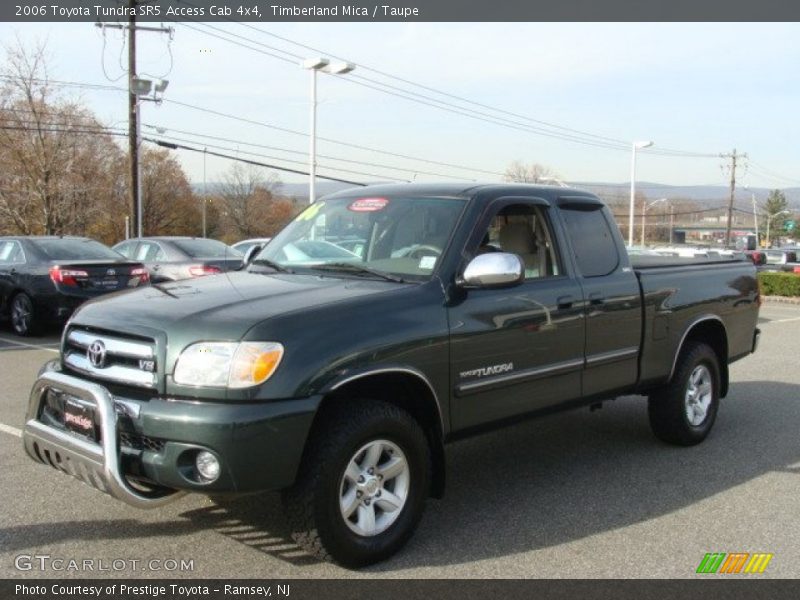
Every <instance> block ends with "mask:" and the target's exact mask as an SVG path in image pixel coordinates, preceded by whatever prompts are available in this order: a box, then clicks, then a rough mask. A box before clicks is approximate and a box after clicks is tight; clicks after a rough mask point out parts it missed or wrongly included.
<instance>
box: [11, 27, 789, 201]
mask: <svg viewBox="0 0 800 600" xmlns="http://www.w3.org/2000/svg"><path fill="white" fill-rule="evenodd" d="M167 25H172V26H174V27H175V32H174V37H173V38H172V40H171V42H170V38H169V36H167V35H164V34H160V33H146V32H142V33H140V34H139V35H138V40H137V45H138V49H139V71H140V74H142V73H146V74H148V75H149V76H152V77H153V78H166V79H168V80H169V87H168V89H167V91H166V93H165V96H164V97H165V99H167V100H170V101H177V102H183V103H189V104H193V105H197V106H201V107H204V108H207V109H211V110H214V111H217V112H221V113H228V114H232V115H235V116H238V117H240V118H242V119H247V120H249V121H253V122H257V123H266V124H268V125H272V126H275V127H279V128H284V129H289V130H292V131H295V132H298V133H299V134H307V133H308V131H309V101H310V90H309V83H310V82H309V80H310V73H309V72H308V71H305V70H303V69H302V68H301V67H300V65H299V58H304V57H311V56H319V55H320V54H321V55H323V56H338V57H343V58H346V59H348V60H350V61H352V62H354V63H356V65H357V67H356V69H355V71H354V72H353V73H352V74H351V75H344V76H332V75H327V74H320V75H319V78H318V101H319V107H318V135H319V136H320V137H322V138H327V139H328V140H338V141H341V142H345V143H347V144H353V145H358V146H363V147H367V148H370V150H359V149H356V148H353V147H352V146H349V145H342V144H336V143H333V142H331V141H325V140H320V141H319V142H318V153H319V155H320V158H319V161H318V162H319V164H320V167H319V171H320V172H321V173H326V174H331V175H335V176H339V177H342V178H345V179H352V180H354V181H377V180H384V179H385V178H386V177H387V176H392V177H395V178H398V179H406V180H407V179H416V180H417V181H436V180H440V181H449V180H453V179H464V180H473V179H475V180H480V181H491V180H497V179H498V178H499V174H501V173H502V172H503V171H504V170H505V168H506V167H507V166H508V165H509V163H510V162H511V161H513V160H521V161H523V162H537V163H541V164H543V165H546V166H548V167H550V168H551V169H553V170H554V171H555V172H556V173H557V174H558V175H559V177H560V178H561V179H563V180H564V181H567V182H581V181H582V182H587V181H604V182H625V181H628V180H629V178H630V159H631V152H630V150H629V146H630V143H631V142H633V141H637V140H652V141H653V142H654V146H653V150H654V151H657V150H663V149H677V150H680V151H686V152H691V153H699V154H707V155H712V156H711V157H686V156H680V157H675V156H663V155H658V154H653V153H648V152H647V151H645V152H640V153H639V154H638V157H637V171H636V178H637V180H639V181H643V182H644V181H647V182H657V183H662V184H669V185H726V184H727V181H728V178H729V173H728V172H727V171H726V170H725V169H724V168H723V165H724V164H725V160H723V159H722V158H719V156H718V155H719V154H721V153H727V152H730V151H731V150H733V149H734V148H736V149H737V151H739V152H746V153H747V154H748V157H749V160H748V161H746V164H745V165H744V168H742V169H740V171H739V174H740V176H741V177H740V182H739V184H740V185H744V186H759V187H770V188H783V187H792V186H795V187H796V186H800V119H799V118H798V113H799V112H800V24H791V23H785V24H784V23H774V24H760V23H734V24H713V23H689V24H680V23H629V24H613V23H608V24H606V23H590V24H582V23H342V24H339V23H319V24H308V23H302V24H301V23H259V24H247V26H244V25H242V24H236V23H230V22H222V23H213V24H210V25H211V26H212V27H214V28H217V29H210V28H208V27H207V26H204V25H200V24H198V23H188V24H175V23H167ZM190 27H191V28H190ZM252 27H255V28H257V29H258V30H255V29H252ZM192 28H194V29H192ZM211 34H213V35H211ZM232 34H236V35H239V36H244V37H245V38H249V39H250V40H253V41H245V40H243V39H242V38H233V39H236V41H238V42H240V43H242V44H247V45H249V46H250V47H255V48H258V49H259V50H261V51H263V52H269V53H271V54H276V55H277V56H279V57H283V59H284V60H280V59H279V58H275V57H273V56H268V55H266V54H264V53H263V52H257V51H254V50H252V49H248V48H244V47H241V46H237V45H235V44H233V43H230V42H228V41H224V40H222V39H219V37H214V36H228V37H229V38H231V37H232ZM275 35H277V36H281V37H282V38H285V40H290V41H292V42H297V43H300V44H305V45H306V46H310V47H313V48H315V49H316V50H319V51H321V52H315V51H312V50H310V49H307V48H303V47H300V46H297V45H294V44H292V43H289V42H288V41H285V40H282V39H279V38H277V37H274V36H275ZM15 37H16V38H17V39H19V40H20V41H21V42H22V43H23V44H24V45H28V46H32V45H34V44H36V43H37V42H39V41H44V42H46V44H47V51H48V55H49V68H50V77H51V78H52V79H57V80H64V81H78V82H87V83H93V84H105V85H117V86H121V87H124V86H125V85H126V79H125V72H124V70H123V69H122V67H124V66H125V64H126V56H127V49H126V48H123V45H122V33H121V32H120V31H118V30H106V32H105V35H104V34H103V33H102V31H101V30H100V29H98V28H96V27H94V26H93V25H92V24H91V23H52V24H48V23H40V24H19V23H17V24H11V23H0V40H2V41H3V43H4V44H8V43H13V42H14V39H15ZM265 45H266V46H271V47H272V48H274V49H270V48H267V47H265ZM285 53H289V54H285ZM292 55H295V56H292ZM287 61H288V62H287ZM371 69H377V70H379V71H382V72H384V73H387V74H390V75H393V76H395V77H399V78H401V79H403V80H407V81H413V82H414V83H418V84H421V85H424V86H426V87H427V88H434V89H435V90H438V91H440V92H445V93H446V94H450V95H451V96H444V95H441V94H438V93H436V92H433V91H430V90H429V89H424V88H421V87H413V86H411V85H409V84H408V83H406V82H403V81H400V80H397V79H389V78H387V77H385V76H384V75H381V74H378V73H376V72H375V71H374V70H371ZM355 75H357V76H359V77H365V78H369V79H370V80H372V81H365V80H363V79H358V78H355V77H354V76H355ZM375 82H383V83H385V84H388V85H391V86H394V88H395V89H390V90H389V91H392V92H393V93H398V94H403V95H406V96H407V95H409V94H410V93H417V94H424V95H425V96H428V97H429V98H428V99H422V100H423V101H424V102H430V101H431V99H434V100H440V101H444V102H448V103H451V104H454V105H457V106H459V107H460V108H459V110H460V111H461V112H464V111H465V109H469V110H475V111H480V112H482V113H486V114H489V115H490V118H491V119H495V120H496V119H498V118H504V119H510V120H511V121H513V122H514V124H511V126H510V127H509V126H503V125H500V124H498V123H496V122H495V123H487V122H484V121H480V120H476V119H473V118H470V117H468V116H465V115H463V114H454V113H453V112H448V111H444V110H441V109H440V108H436V107H433V106H429V105H425V104H420V103H416V102H412V101H409V100H408V99H406V98H400V97H397V96H393V95H389V94H387V93H384V92H381V91H378V90H375V89H372V88H370V87H366V86H365V85H364V84H366V85H369V86H375V85H376V83H375ZM383 89H387V88H383ZM63 92H64V93H65V94H66V95H68V96H71V97H73V98H79V99H80V100H81V101H83V102H85V103H86V105H87V106H88V107H89V108H91V109H92V110H93V111H94V112H95V114H96V115H97V116H98V117H99V118H100V119H101V120H102V121H103V122H104V123H106V124H108V125H110V126H116V127H123V128H124V127H125V126H126V123H127V120H126V108H127V99H126V95H125V94H124V93H120V92H113V91H91V90H85V89H76V88H65V89H64V90H63ZM453 96H457V97H460V98H466V99H469V100H472V101H473V102H476V103H480V104H481V105H484V106H482V107H479V106H476V105H469V104H465V103H464V102H463V100H460V99H456V98H454V97H453ZM487 107H488V108H487ZM498 109H499V110H503V111H508V112H510V113H514V114H515V115H518V116H510V115H509V114H508V113H499V112H497V110H498ZM141 112H142V121H143V123H144V124H145V126H144V127H143V135H157V134H158V131H157V130H156V129H155V127H158V128H160V129H161V130H162V131H163V132H164V133H163V134H161V135H164V136H172V137H173V138H174V137H180V138H182V139H183V140H185V141H184V143H189V144H190V145H192V146H196V147H201V148H202V147H203V146H205V145H208V147H209V150H212V148H211V145H216V146H219V147H220V148H214V149H215V150H218V151H220V152H223V153H230V154H236V153H237V152H239V153H240V154H239V155H240V156H243V157H247V158H252V159H254V160H260V161H263V162H270V163H278V164H282V165H285V166H287V167H290V168H297V169H300V170H305V169H306V166H307V160H308V154H307V153H308V138H307V137H306V136H304V135H298V134H293V133H288V132H285V131H280V130H278V129H275V128H269V127H265V126H263V125H260V124H256V123H245V122H242V121H236V120H232V119H229V118H225V117H222V116H218V115H214V114H209V113H204V112H199V111H197V110H193V109H189V108H186V107H183V106H180V105H177V104H172V103H170V102H164V103H163V104H161V105H160V106H156V105H154V104H152V103H145V104H144V105H143V107H142V111H141ZM531 119H533V120H536V121H539V122H545V123H550V124H555V125H558V126H561V127H566V128H570V129H571V130H577V131H580V132H582V133H580V134H577V133H574V132H570V131H565V130H564V129H560V130H558V131H559V132H560V133H561V134H562V135H568V136H578V137H580V138H581V140H583V141H587V140H590V141H594V142H600V143H601V144H604V143H606V140H604V139H602V138H611V139H613V140H619V142H614V144H615V145H619V144H620V143H621V144H623V145H624V147H622V149H620V150H615V149H609V148H605V147H597V146H594V145H587V144H584V143H576V142H574V141H568V140H564V139H557V138H553V137H551V136H544V135H539V134H537V133H535V132H532V131H530V129H529V128H530V127H534V128H537V127H538V128H545V129H547V130H548V131H553V129H552V128H550V127H547V126H543V125H541V124H537V123H536V122H534V121H532V120H531ZM519 124H521V125H522V129H520V127H519ZM179 132H190V133H191V134H203V135H207V136H216V137H222V138H226V139H228V140H231V141H220V140H212V139H209V138H199V137H197V136H193V135H190V134H188V133H179ZM585 134H590V135H591V136H597V137H587V136H586V135H585ZM248 143H249V144H261V145H266V146H272V147H275V148H280V149H281V150H274V149H265V148H257V147H252V146H247V145H246V144H248ZM378 150H379V151H382V152H377V151H378ZM244 152H253V153H256V154H259V155H262V156H261V157H258V156H253V155H245V154H244ZM387 153H390V154H395V155H396V154H402V155H405V156H412V157H418V158H424V159H427V160H431V161H437V162H440V163H450V164H452V165H460V166H463V167H467V168H466V169H465V168H455V167H450V166H443V165H439V164H430V163H424V162H416V161H411V160H409V159H401V158H399V157H397V156H392V155H390V154H387ZM176 155H177V156H178V157H179V159H180V161H181V163H182V165H183V166H184V168H185V170H186V172H187V173H188V175H189V177H190V179H191V180H192V181H193V182H196V183H197V182H201V181H202V180H203V157H202V154H195V153H190V152H186V151H178V152H177V153H176ZM323 155H324V156H325V158H323ZM328 157H335V158H339V159H344V160H346V161H356V162H357V163H374V164H373V165H365V164H354V163H349V162H343V161H337V160H334V159H333V158H328ZM289 161H296V162H289ZM230 165H231V162H230V161H227V160H224V159H221V158H215V157H208V159H207V164H206V169H207V171H206V178H207V180H208V181H216V180H219V179H220V178H221V177H222V175H223V174H224V172H225V171H226V170H227V169H229V168H230ZM388 167H400V168H403V169H407V170H405V171H399V170H394V169H390V168H388ZM346 170H350V171H359V172H360V173H351V172H347V171H346ZM426 172H429V173H426ZM445 176H447V178H445ZM280 177H281V179H282V180H283V181H285V182H300V181H304V180H305V178H304V177H301V176H296V175H290V174H285V173H284V174H281V175H280Z"/></svg>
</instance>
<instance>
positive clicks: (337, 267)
mask: <svg viewBox="0 0 800 600" xmlns="http://www.w3.org/2000/svg"><path fill="white" fill-rule="evenodd" d="M311 269H313V270H314V271H339V272H343V273H352V274H353V275H373V276H374V277H380V278H381V279H385V280H386V281H394V282H395V283H405V279H403V278H402V277H397V276H396V275H391V274H389V273H384V272H383V271H379V270H377V269H371V268H369V267H365V266H363V265H355V264H353V263H346V262H333V263H324V264H321V265H314V266H313V267H311Z"/></svg>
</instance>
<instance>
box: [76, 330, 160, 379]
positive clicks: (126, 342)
mask: <svg viewBox="0 0 800 600" xmlns="http://www.w3.org/2000/svg"><path fill="white" fill-rule="evenodd" d="M63 350H64V359H63V360H64V364H65V365H66V366H67V367H68V368H70V369H72V370H74V371H78V372H79V373H84V374H86V375H89V376H91V377H96V378H97V379H103V380H105V381H111V382H114V383H121V384H125V385H133V386H137V387H144V388H154V387H156V383H157V377H156V372H157V359H156V345H155V341H153V340H143V339H139V338H135V339H134V338H124V337H120V336H116V335H109V334H106V333H104V332H97V333H95V332H93V331H90V330H82V329H71V330H70V331H69V332H68V333H67V335H66V337H65V340H64V349H63Z"/></svg>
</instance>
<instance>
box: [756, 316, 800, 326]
mask: <svg viewBox="0 0 800 600" xmlns="http://www.w3.org/2000/svg"><path fill="white" fill-rule="evenodd" d="M793 321H800V317H793V318H791V319H769V320H768V321H767V322H766V323H763V324H764V325H766V324H767V323H791V322H793Z"/></svg>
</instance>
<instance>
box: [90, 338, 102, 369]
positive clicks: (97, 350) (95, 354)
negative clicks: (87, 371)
mask: <svg viewBox="0 0 800 600" xmlns="http://www.w3.org/2000/svg"><path fill="white" fill-rule="evenodd" d="M86 358H88V359H89V362H90V363H92V366H93V367H95V368H97V369H102V368H103V367H104V366H105V364H106V346H105V344H104V343H103V342H101V341H100V340H95V341H93V342H92V343H91V344H89V347H88V348H87V349H86Z"/></svg>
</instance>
